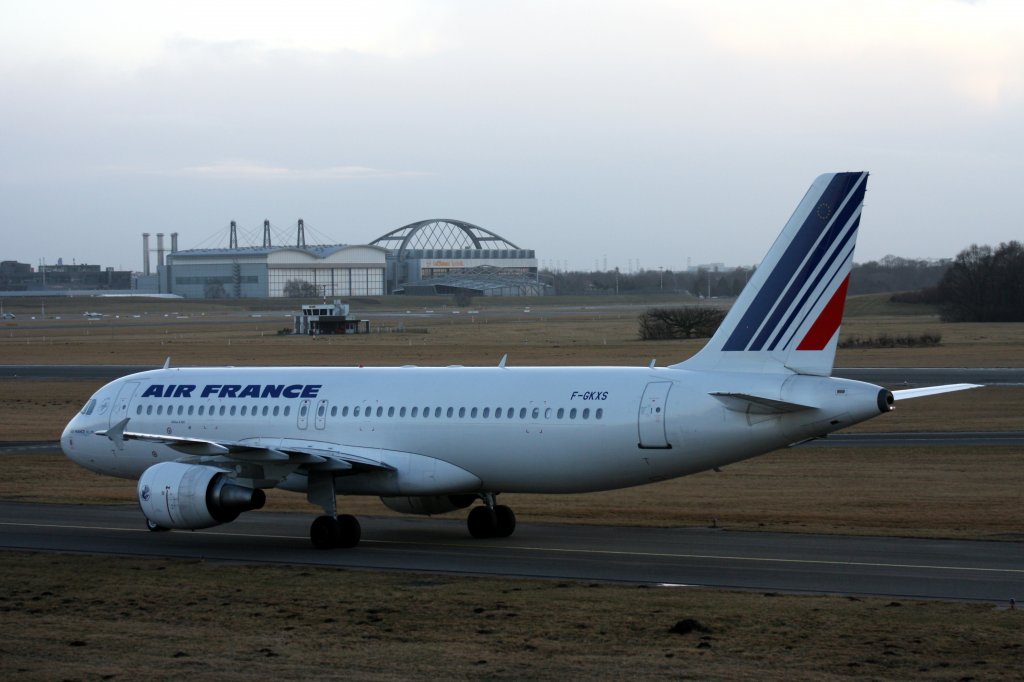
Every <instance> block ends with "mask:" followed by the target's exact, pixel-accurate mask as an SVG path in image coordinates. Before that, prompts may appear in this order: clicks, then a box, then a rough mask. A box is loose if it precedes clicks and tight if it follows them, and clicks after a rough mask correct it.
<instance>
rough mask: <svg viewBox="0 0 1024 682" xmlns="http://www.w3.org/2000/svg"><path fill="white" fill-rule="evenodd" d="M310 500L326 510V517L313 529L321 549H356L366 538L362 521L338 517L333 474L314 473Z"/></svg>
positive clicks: (312, 536)
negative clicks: (360, 541) (360, 523)
mask: <svg viewBox="0 0 1024 682" xmlns="http://www.w3.org/2000/svg"><path fill="white" fill-rule="evenodd" d="M308 485H309V487H308V489H307V491H306V498H307V499H308V500H309V501H310V502H312V503H313V504H318V505H320V506H321V507H323V510H324V512H325V514H324V516H318V517H316V518H315V519H314V520H313V523H312V525H311V526H310V527H309V539H310V541H311V542H312V543H313V546H314V547H316V548H317V549H335V548H349V547H355V546H356V545H358V544H359V538H360V537H362V534H363V532H362V529H361V528H360V527H359V520H358V519H356V517H354V516H352V515H351V514H338V501H337V497H336V494H335V492H334V476H333V474H332V473H331V472H329V471H324V472H311V473H310V474H309V484H308Z"/></svg>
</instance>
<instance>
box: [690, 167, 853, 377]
mask: <svg viewBox="0 0 1024 682" xmlns="http://www.w3.org/2000/svg"><path fill="white" fill-rule="evenodd" d="M867 178H868V174H867V173H865V172H859V173H830V174H826V175H821V176H819V177H818V178H817V179H816V180H815V181H814V182H813V183H812V184H811V187H810V189H809V190H808V191H807V194H806V195H805V196H804V198H803V200H802V201H801V202H800V204H799V205H798V206H797V209H796V211H795V212H794V213H793V216H792V217H791V218H790V219H789V222H788V223H786V226H785V228H783V230H782V233H781V234H780V235H779V238H778V239H777V240H776V241H775V243H774V244H773V245H772V248H771V249H770V250H769V252H768V255H767V256H765V258H764V260H763V261H762V262H761V265H760V266H759V267H758V269H757V270H756V272H755V273H754V276H753V277H751V279H750V282H749V283H748V284H747V286H746V288H744V290H743V292H742V293H741V294H740V297H739V298H738V299H737V300H736V304H735V305H734V306H733V308H732V310H730V311H729V314H728V315H727V316H726V318H725V320H724V321H723V322H722V325H721V327H719V329H718V332H717V333H716V334H715V336H714V337H713V338H712V339H711V341H709V342H708V344H707V346H705V347H704V349H703V350H701V352H700V353H698V354H697V355H696V356H694V357H693V358H691V359H690V360H688V361H686V362H684V363H680V365H677V367H680V368H685V369H716V370H719V371H723V370H724V371H730V370H734V371H755V372H787V371H789V372H797V373H802V374H818V375H829V374H831V372H832V363H833V360H834V358H835V346H836V342H837V340H838V332H839V323H840V321H841V320H842V317H843V307H844V304H845V302H846V290H847V286H848V284H849V275H850V269H851V267H852V265H853V249H854V246H855V244H856V241H857V228H858V227H859V225H860V216H861V210H862V208H863V206H864V193H865V190H866V189H867Z"/></svg>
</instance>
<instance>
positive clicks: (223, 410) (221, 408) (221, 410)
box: [219, 405, 227, 417]
mask: <svg viewBox="0 0 1024 682" xmlns="http://www.w3.org/2000/svg"><path fill="white" fill-rule="evenodd" d="M219 412H220V416H222V417H223V416H224V413H225V412H227V408H225V407H224V406H223V405H221V406H220V411H219Z"/></svg>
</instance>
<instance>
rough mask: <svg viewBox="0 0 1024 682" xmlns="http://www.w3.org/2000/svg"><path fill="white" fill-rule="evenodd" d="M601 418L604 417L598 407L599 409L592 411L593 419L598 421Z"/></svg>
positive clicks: (602, 410)
mask: <svg viewBox="0 0 1024 682" xmlns="http://www.w3.org/2000/svg"><path fill="white" fill-rule="evenodd" d="M603 416H604V409H602V408H600V407H599V408H597V410H595V411H594V419H600V418H601V417H603Z"/></svg>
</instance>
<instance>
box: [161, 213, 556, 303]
mask: <svg viewBox="0 0 1024 682" xmlns="http://www.w3.org/2000/svg"><path fill="white" fill-rule="evenodd" d="M303 227H304V225H303V221H301V220H300V221H299V223H298V232H297V233H296V240H295V244H294V245H286V246H271V244H270V234H269V230H270V225H269V221H264V237H263V245H262V246H243V247H239V246H238V245H237V244H238V239H237V231H236V226H235V224H234V222H232V225H231V237H230V240H229V242H230V244H231V245H230V246H229V247H228V248H212V249H210V248H197V249H188V250H184V251H178V250H177V246H176V243H177V240H176V239H175V240H174V241H173V242H172V249H171V252H170V253H168V254H167V255H166V262H165V261H164V258H163V253H162V246H161V247H159V248H160V249H161V250H160V251H158V254H159V256H158V265H157V268H158V273H159V286H160V291H161V292H162V293H173V294H177V295H180V296H184V297H185V298H280V297H323V298H325V299H326V298H332V297H352V296H382V295H384V294H419V295H429V294H454V293H459V292H465V293H468V294H471V295H474V296H541V295H545V294H550V293H553V291H552V287H551V286H550V285H549V284H545V283H543V282H541V281H540V280H539V278H538V275H537V258H536V257H535V255H534V252H533V250H532V249H521V248H519V247H518V246H516V245H515V244H513V243H512V242H510V241H508V240H507V239H505V238H504V237H501V236H499V235H497V234H495V233H493V232H491V231H490V230H485V229H484V228H482V227H479V226H477V225H473V224H471V223H467V222H464V221H461V220H447V219H431V220H421V221H419V222H416V223H411V224H409V225H406V226H404V227H400V228H398V229H397V230H392V231H391V232H388V233H387V234H385V235H383V236H382V237H378V238H377V239H375V240H373V241H372V242H370V243H369V244H366V245H344V244H334V245H310V246H307V245H306V242H305V233H304V230H303ZM148 236H149V235H143V238H144V240H145V239H146V238H148ZM158 236H159V237H162V236H163V235H158ZM175 237H176V235H175ZM145 243H146V242H145V241H144V244H145ZM147 248H148V247H147ZM147 253H148V252H147ZM147 257H148V256H147Z"/></svg>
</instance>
